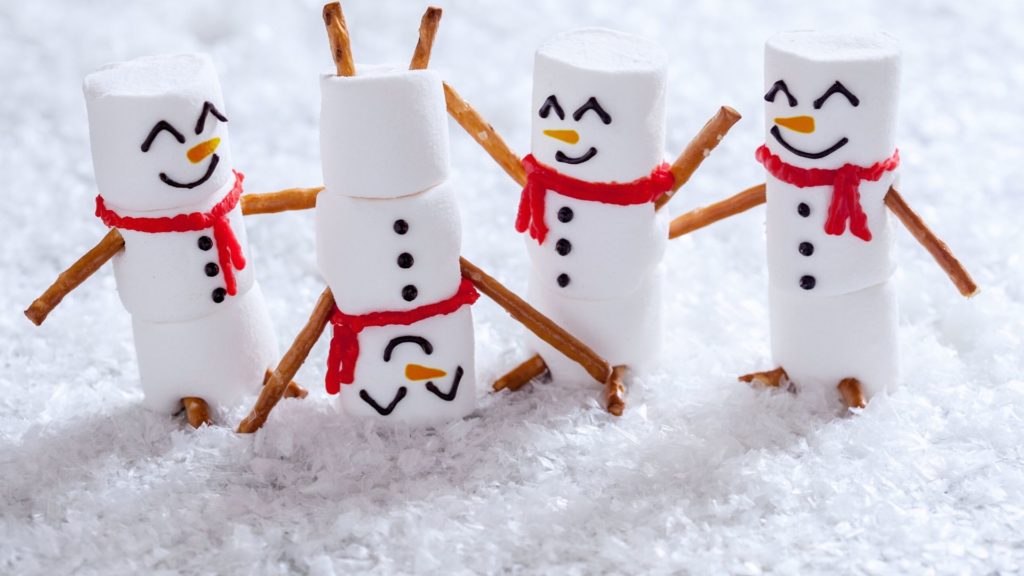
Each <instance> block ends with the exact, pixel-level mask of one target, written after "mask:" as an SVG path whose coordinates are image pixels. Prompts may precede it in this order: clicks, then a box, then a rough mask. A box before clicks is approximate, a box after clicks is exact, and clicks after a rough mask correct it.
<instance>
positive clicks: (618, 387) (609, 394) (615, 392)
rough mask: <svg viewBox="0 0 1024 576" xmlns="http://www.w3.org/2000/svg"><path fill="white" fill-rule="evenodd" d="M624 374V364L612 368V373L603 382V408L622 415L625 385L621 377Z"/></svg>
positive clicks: (624, 404)
mask: <svg viewBox="0 0 1024 576" xmlns="http://www.w3.org/2000/svg"><path fill="white" fill-rule="evenodd" d="M625 375H626V367H625V366H621V365H620V366H616V367H615V368H612V374H611V376H609V377H608V381H607V382H605V384H604V402H605V404H604V405H605V409H606V410H608V412H609V413H611V414H613V415H615V416H622V412H623V411H624V410H625V409H626V385H625V383H624V382H623V377H624V376H625Z"/></svg>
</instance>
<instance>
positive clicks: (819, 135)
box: [764, 31, 900, 169]
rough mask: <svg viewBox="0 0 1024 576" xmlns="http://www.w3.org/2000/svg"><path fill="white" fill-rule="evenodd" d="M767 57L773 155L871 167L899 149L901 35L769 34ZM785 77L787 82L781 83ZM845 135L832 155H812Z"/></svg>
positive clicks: (812, 164)
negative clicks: (898, 39)
mask: <svg viewBox="0 0 1024 576" xmlns="http://www.w3.org/2000/svg"><path fill="white" fill-rule="evenodd" d="M764 61H765V64H764V69H765V72H764V73H765V78H764V83H765V91H766V100H772V101H769V102H766V106H765V123H766V130H767V132H768V133H767V135H766V141H767V143H768V148H769V149H770V150H771V151H772V153H773V154H776V155H778V156H779V157H780V158H781V159H782V160H783V161H784V162H786V163H788V164H793V165H795V166H800V167H803V168H827V169H834V168H839V167H841V166H843V165H844V164H855V165H858V166H869V165H871V164H874V163H875V162H879V161H881V160H884V159H886V158H888V157H889V156H891V155H892V153H893V151H894V150H895V149H896V114H897V106H898V101H899V82H900V48H899V44H898V42H897V41H896V40H895V39H894V38H892V37H891V36H888V35H886V34H882V33H874V34H851V33H826V32H812V31H802V32H787V33H783V34H779V35H777V36H775V37H773V38H772V39H770V40H769V41H768V43H767V44H766V46H765V59H764ZM779 82H783V83H785V89H783V88H782V87H781V85H780V87H779V88H778V89H775V86H776V85H777V83H779ZM837 83H838V84H837ZM773 92H774V93H773ZM794 102H795V104H794ZM787 124H788V126H787ZM773 131H775V132H776V133H777V134H778V135H779V136H778V137H777V136H775V135H774V134H773ZM844 139H845V144H842V145H840V146H839V147H838V148H837V149H836V150H835V151H833V152H831V153H828V154H827V155H824V156H822V157H820V158H809V157H807V156H806V155H812V156H813V155H820V154H823V153H825V152H828V151H829V150H830V149H832V148H833V147H836V146H837V145H839V144H840V143H841V142H843V141H844ZM787 145H788V146H789V147H791V148H795V149H796V150H797V152H794V151H793V150H792V149H790V148H789V147H787ZM801 153H803V154H805V155H801Z"/></svg>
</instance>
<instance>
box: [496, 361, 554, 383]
mask: <svg viewBox="0 0 1024 576" xmlns="http://www.w3.org/2000/svg"><path fill="white" fill-rule="evenodd" d="M547 370H548V365H547V364H545V363H544V359H543V358H541V357H540V354H534V355H533V356H532V357H531V358H530V359H529V360H527V361H526V362H523V363H522V364H520V365H519V366H516V367H515V368H513V369H512V370H511V371H509V372H508V373H506V374H505V375H504V376H502V377H501V378H498V379H497V380H495V381H494V385H493V386H492V388H494V391H495V392H500V391H502V390H504V389H506V388H508V389H509V390H511V391H513V392H515V391H516V390H519V389H520V388H522V387H523V386H526V383H527V382H529V381H530V380H533V379H534V378H536V377H538V376H540V375H541V374H543V373H545V372H547Z"/></svg>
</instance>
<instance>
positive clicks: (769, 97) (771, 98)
mask: <svg viewBox="0 0 1024 576" xmlns="http://www.w3.org/2000/svg"><path fill="white" fill-rule="evenodd" d="M779 92H782V93H783V94H785V95H786V100H788V101H789V107H790V108H794V107H796V98H794V97H793V95H792V94H790V93H789V87H788V86H786V82H785V81H784V80H778V81H776V82H775V84H772V87H771V89H770V90H768V93H767V94H765V95H764V100H765V102H775V95H776V94H778V93H779Z"/></svg>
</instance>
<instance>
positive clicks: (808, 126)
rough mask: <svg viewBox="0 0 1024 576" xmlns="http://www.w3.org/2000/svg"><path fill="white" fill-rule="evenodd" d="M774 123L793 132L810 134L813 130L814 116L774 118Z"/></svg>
mask: <svg viewBox="0 0 1024 576" xmlns="http://www.w3.org/2000/svg"><path fill="white" fill-rule="evenodd" d="M775 123H776V124H778V125H779V126H782V127H783V128H789V129H790V130H792V131H794V132H800V133H801V134H810V133H811V132H814V117H813V116H790V117H789V118H776V119H775Z"/></svg>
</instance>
